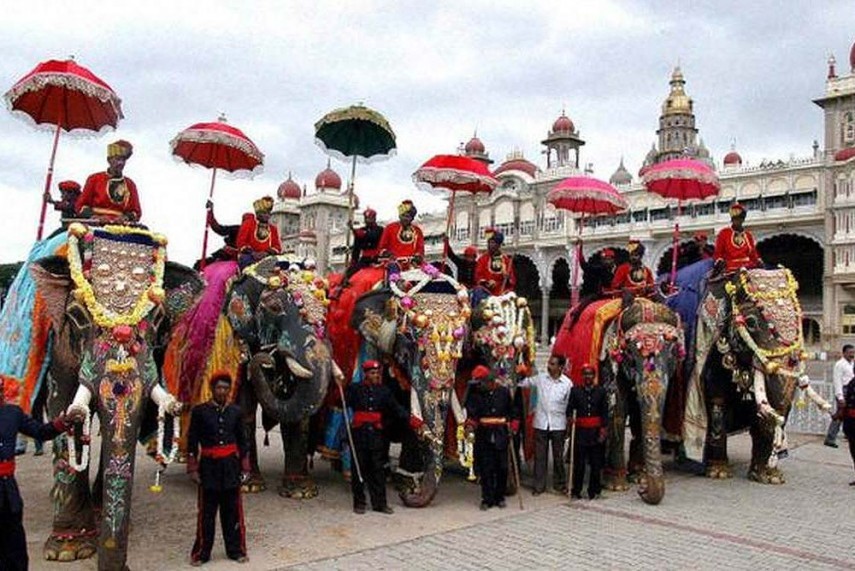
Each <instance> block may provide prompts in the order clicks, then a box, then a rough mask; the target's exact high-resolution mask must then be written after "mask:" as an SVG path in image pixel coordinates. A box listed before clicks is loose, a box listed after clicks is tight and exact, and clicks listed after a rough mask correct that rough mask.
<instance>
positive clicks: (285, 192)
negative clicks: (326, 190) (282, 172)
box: [276, 174, 303, 200]
mask: <svg viewBox="0 0 855 571" xmlns="http://www.w3.org/2000/svg"><path fill="white" fill-rule="evenodd" d="M302 194H303V191H302V190H300V185H299V184H297V183H296V182H294V181H293V180H292V179H291V175H290V174H289V175H288V180H286V181H285V182H283V183H282V184H280V185H279V190H277V191H276V195H277V196H278V197H279V199H280V200H288V199H294V198H296V199H299V198H300V196H302Z"/></svg>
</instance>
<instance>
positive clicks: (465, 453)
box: [457, 424, 478, 482]
mask: <svg viewBox="0 0 855 571" xmlns="http://www.w3.org/2000/svg"><path fill="white" fill-rule="evenodd" d="M457 461H458V462H460V465H461V466H462V467H464V468H466V469H467V470H469V474H468V475H467V476H466V479H467V480H469V481H470V482H474V481H475V480H477V479H478V478H477V476H475V433H474V432H472V431H468V432H467V430H466V427H465V426H464V425H463V424H458V425H457Z"/></svg>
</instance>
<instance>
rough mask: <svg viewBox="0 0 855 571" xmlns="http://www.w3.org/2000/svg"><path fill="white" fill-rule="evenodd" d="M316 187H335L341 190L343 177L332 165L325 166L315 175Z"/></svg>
mask: <svg viewBox="0 0 855 571" xmlns="http://www.w3.org/2000/svg"><path fill="white" fill-rule="evenodd" d="M315 188H334V189H336V190H341V177H340V176H338V174H337V173H336V172H335V171H334V170H332V169H331V168H330V167H327V168H325V169H324V170H322V171H321V172H320V174H318V176H316V177H315Z"/></svg>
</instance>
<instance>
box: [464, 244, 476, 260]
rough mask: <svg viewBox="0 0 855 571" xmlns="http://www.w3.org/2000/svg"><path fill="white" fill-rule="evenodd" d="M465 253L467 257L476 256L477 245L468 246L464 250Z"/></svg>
mask: <svg viewBox="0 0 855 571" xmlns="http://www.w3.org/2000/svg"><path fill="white" fill-rule="evenodd" d="M463 255H464V256H466V257H470V258H474V257H475V256H477V255H478V249H477V248H476V247H475V246H466V249H465V250H463Z"/></svg>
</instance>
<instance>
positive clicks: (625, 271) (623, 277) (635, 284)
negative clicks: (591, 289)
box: [612, 262, 656, 291]
mask: <svg viewBox="0 0 855 571" xmlns="http://www.w3.org/2000/svg"><path fill="white" fill-rule="evenodd" d="M642 269H643V270H644V277H643V278H642V279H641V280H639V281H635V280H634V279H632V266H631V265H629V262H624V263H623V264H621V265H619V266H618V268H617V270H615V277H614V279H612V289H614V290H622V289H629V290H636V291H638V290H642V289H644V288H646V287H652V286H653V285H655V284H656V281H655V280H654V279H653V272H651V271H650V268H648V267H647V266H642Z"/></svg>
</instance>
